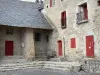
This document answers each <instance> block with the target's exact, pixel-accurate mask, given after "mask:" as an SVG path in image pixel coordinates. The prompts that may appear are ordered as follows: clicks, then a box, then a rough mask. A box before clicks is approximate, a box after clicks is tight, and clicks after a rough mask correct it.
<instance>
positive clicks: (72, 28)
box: [45, 0, 100, 60]
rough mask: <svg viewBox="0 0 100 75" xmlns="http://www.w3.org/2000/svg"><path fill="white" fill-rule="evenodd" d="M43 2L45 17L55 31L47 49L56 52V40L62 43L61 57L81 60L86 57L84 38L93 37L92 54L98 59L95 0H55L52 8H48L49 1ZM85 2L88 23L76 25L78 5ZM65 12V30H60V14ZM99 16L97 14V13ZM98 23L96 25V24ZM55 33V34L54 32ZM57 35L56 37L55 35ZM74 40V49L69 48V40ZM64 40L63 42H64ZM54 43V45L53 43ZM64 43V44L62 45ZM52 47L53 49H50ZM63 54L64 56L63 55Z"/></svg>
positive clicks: (99, 53)
mask: <svg viewBox="0 0 100 75" xmlns="http://www.w3.org/2000/svg"><path fill="white" fill-rule="evenodd" d="M46 1H48V2H45V10H46V15H47V16H48V17H49V18H50V20H51V21H52V22H53V23H54V26H55V29H56V30H55V29H54V32H53V33H52V35H51V38H50V39H51V43H50V45H49V48H50V49H52V50H55V51H57V50H58V46H57V40H62V41H63V56H66V57H67V59H68V60H71V59H75V60H77V59H78V60H79V59H83V58H87V57H86V36H89V35H93V36H94V42H95V47H94V53H95V58H99V57H100V52H99V48H100V47H99V45H100V43H98V42H99V40H100V39H99V33H100V31H99V24H100V23H99V21H100V19H99V18H96V21H94V20H95V16H98V15H97V14H96V12H95V9H96V8H98V5H97V0H75V1H73V0H63V1H61V0H55V5H54V6H53V7H50V6H49V0H46ZM85 2H87V8H88V22H87V23H81V24H79V25H78V24H77V23H76V14H77V13H78V5H80V4H83V3H85ZM47 5H48V8H47ZM63 11H66V14H67V28H65V29H62V28H61V12H63ZM98 14H99V13H98ZM96 23H98V24H96ZM55 31H56V32H55ZM55 34H58V35H55ZM71 38H76V48H70V39H71ZM64 39H65V40H64ZM54 42H55V43H54ZM64 42H65V43H64ZM52 46H54V47H52ZM64 54H65V55H64Z"/></svg>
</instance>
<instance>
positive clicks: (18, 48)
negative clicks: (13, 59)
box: [0, 26, 23, 58]
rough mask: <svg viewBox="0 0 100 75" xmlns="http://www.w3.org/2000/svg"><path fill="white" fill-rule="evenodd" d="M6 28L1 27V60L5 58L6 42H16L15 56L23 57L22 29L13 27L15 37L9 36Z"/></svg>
mask: <svg viewBox="0 0 100 75" xmlns="http://www.w3.org/2000/svg"><path fill="white" fill-rule="evenodd" d="M6 28H7V26H0V58H2V57H4V56H5V41H13V42H14V51H13V54H14V56H17V55H19V56H22V52H23V51H22V50H21V38H20V28H17V27H12V28H13V35H7V34H6Z"/></svg>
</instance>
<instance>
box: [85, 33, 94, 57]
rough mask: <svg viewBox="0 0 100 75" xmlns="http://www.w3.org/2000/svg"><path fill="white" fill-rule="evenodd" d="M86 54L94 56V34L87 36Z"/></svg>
mask: <svg viewBox="0 0 100 75" xmlns="http://www.w3.org/2000/svg"><path fill="white" fill-rule="evenodd" d="M86 56H87V57H94V36H92V35H91V36H86Z"/></svg>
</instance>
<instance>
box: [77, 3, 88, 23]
mask: <svg viewBox="0 0 100 75" xmlns="http://www.w3.org/2000/svg"><path fill="white" fill-rule="evenodd" d="M83 20H88V9H87V3H84V4H82V5H79V10H78V13H77V23H80V22H81V21H83Z"/></svg>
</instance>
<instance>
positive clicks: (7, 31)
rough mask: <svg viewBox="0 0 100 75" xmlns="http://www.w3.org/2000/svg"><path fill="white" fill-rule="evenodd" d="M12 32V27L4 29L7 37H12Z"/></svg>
mask: <svg viewBox="0 0 100 75" xmlns="http://www.w3.org/2000/svg"><path fill="white" fill-rule="evenodd" d="M13 32H14V31H13V28H12V27H7V28H6V34H7V35H13Z"/></svg>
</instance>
